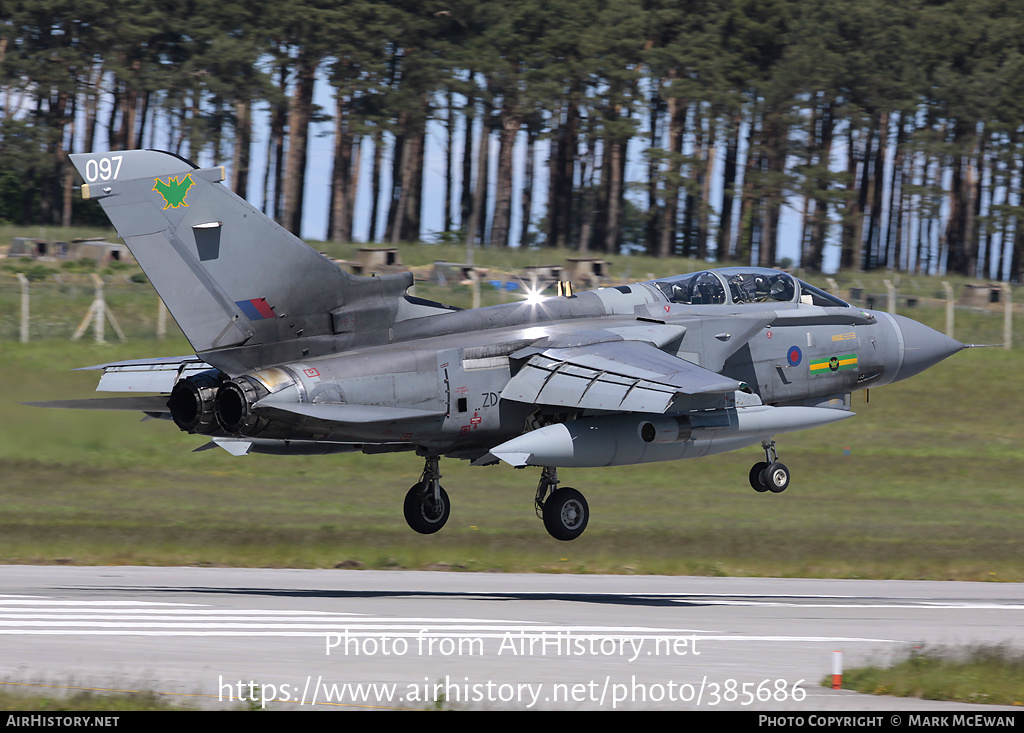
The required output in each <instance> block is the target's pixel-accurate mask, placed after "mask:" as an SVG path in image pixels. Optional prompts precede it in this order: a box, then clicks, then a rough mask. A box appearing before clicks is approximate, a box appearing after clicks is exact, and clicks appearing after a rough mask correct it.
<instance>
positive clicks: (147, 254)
mask: <svg viewBox="0 0 1024 733" xmlns="http://www.w3.org/2000/svg"><path fill="white" fill-rule="evenodd" d="M71 162H72V163H73V164H74V166H75V168H77V169H78V172H79V173H80V174H81V175H82V177H83V178H84V179H85V185H84V186H83V187H82V195H83V197H84V198H89V199H98V200H99V202H100V205H101V206H102V207H103V210H104V212H105V213H106V214H107V216H108V217H109V218H110V221H111V223H112V224H113V225H114V227H115V228H116V229H117V232H118V234H119V235H120V236H121V238H122V239H124V241H125V243H126V244H127V245H128V248H129V249H130V250H131V252H132V254H133V255H134V256H135V259H136V260H137V261H138V262H139V264H140V265H141V266H142V269H143V270H144V271H145V272H146V275H147V276H148V277H149V279H150V280H151V282H152V283H153V286H154V287H155V288H156V290H157V293H159V295H160V297H161V298H163V300H164V302H165V303H166V304H167V308H168V310H170V312H171V315H173V316H174V318H175V320H176V321H177V322H178V325H179V326H180V327H181V329H182V331H183V332H184V333H185V336H186V337H187V338H188V340H189V342H191V344H192V346H193V347H194V348H195V350H196V352H197V353H203V352H209V351H211V350H220V349H228V348H230V347H239V346H242V345H245V346H246V347H247V348H246V349H245V351H246V352H248V353H249V356H248V357H247V358H245V359H241V360H236V361H238V362H239V363H246V362H254V363H256V362H262V363H267V362H268V361H279V360H285V359H291V358H299V357H300V356H315V355H318V354H321V353H326V352H327V351H329V350H337V349H338V348H344V347H346V346H350V345H354V342H355V341H357V340H358V339H355V338H354V335H353V333H352V332H353V331H354V323H355V320H356V318H355V316H356V314H359V315H360V316H361V318H360V322H361V323H360V327H361V328H362V327H365V328H374V329H379V328H380V327H381V326H383V327H385V328H386V327H387V326H389V325H390V323H391V322H393V320H394V316H395V313H396V312H397V308H398V305H397V299H398V297H397V296H399V295H401V294H402V293H403V292H404V291H405V289H406V288H407V287H408V286H409V285H410V284H411V280H412V278H411V276H408V275H407V274H406V273H403V274H402V275H398V276H392V277H391V278H362V277H356V276H353V275H349V274H348V273H346V272H343V271H342V270H341V269H340V268H339V267H338V266H337V265H336V264H334V263H333V262H331V261H330V260H329V259H327V258H326V257H324V256H323V255H321V254H320V253H319V252H317V251H316V250H314V249H312V248H311V247H309V246H308V245H307V244H305V243H304V242H303V241H302V240H300V239H299V238H298V237H296V236H294V235H293V234H291V233H290V232H288V231H287V230H285V229H284V228H283V227H281V226H280V225H278V224H277V223H276V222H274V221H272V220H271V219H269V218H268V217H267V216H265V215H264V214H263V213H261V212H260V211H258V210H257V209H255V208H254V207H253V206H251V205H250V204H249V203H248V202H246V201H245V200H244V199H242V198H240V197H239V196H237V195H235V194H234V193H233V192H232V191H231V190H230V189H228V188H227V187H226V186H224V185H222V184H221V181H223V180H224V169H223V168H221V167H217V168H197V167H196V166H195V165H193V164H192V163H190V162H188V161H186V160H184V159H182V158H179V157H178V156H175V155H172V154H170V153H164V152H160V151H155V150H128V151H123V152H114V153H87V154H75V155H72V156H71ZM385 281H386V282H385ZM270 345H275V347H274V348H272V349H270V350H269V351H268V354H267V356H266V358H263V357H262V356H261V354H260V352H261V351H262V350H263V349H262V348H255V349H253V348H248V347H267V346H270Z"/></svg>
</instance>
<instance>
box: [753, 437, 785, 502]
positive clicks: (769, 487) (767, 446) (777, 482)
mask: <svg viewBox="0 0 1024 733" xmlns="http://www.w3.org/2000/svg"><path fill="white" fill-rule="evenodd" d="M761 447H762V448H764V458H765V460H764V461H761V462H760V463H755V464H754V465H753V466H752V467H751V469H750V485H751V486H752V487H753V488H754V491H758V492H763V491H771V492H772V493H775V494H781V493H782V492H783V491H785V490H786V487H788V486H789V469H788V468H786V466H785V464H783V463H780V462H779V454H778V453H776V452H775V441H774V440H765V441H763V442H762V443H761Z"/></svg>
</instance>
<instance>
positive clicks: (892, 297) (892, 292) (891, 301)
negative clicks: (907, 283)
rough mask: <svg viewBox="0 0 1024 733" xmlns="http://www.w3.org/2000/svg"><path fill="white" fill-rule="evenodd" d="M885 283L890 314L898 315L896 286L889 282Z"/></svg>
mask: <svg viewBox="0 0 1024 733" xmlns="http://www.w3.org/2000/svg"><path fill="white" fill-rule="evenodd" d="M882 282H884V283H885V292H886V297H887V300H888V307H889V313H891V314H893V315H896V286H895V285H893V284H892V283H891V282H890V281H888V280H883V281H882Z"/></svg>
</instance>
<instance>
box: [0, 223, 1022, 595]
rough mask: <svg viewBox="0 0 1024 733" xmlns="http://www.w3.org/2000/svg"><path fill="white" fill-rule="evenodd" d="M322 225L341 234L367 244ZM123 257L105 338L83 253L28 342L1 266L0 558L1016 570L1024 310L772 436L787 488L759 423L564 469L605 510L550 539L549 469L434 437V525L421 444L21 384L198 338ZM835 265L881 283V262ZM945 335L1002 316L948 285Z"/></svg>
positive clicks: (53, 285) (890, 573)
mask: <svg viewBox="0 0 1024 733" xmlns="http://www.w3.org/2000/svg"><path fill="white" fill-rule="evenodd" d="M2 234H4V232H3V231H2V230H0V235H2ZM83 234H95V233H92V232H85V233H83ZM51 238H54V236H53V235H52V234H51ZM324 246H325V248H328V249H332V252H331V254H333V255H335V256H338V257H351V256H352V254H353V250H354V247H342V246H333V245H330V246H329V245H324ZM460 252H462V253H464V251H463V250H461V248H459V247H443V246H437V245H429V246H428V245H421V246H418V247H416V246H404V247H403V249H402V256H403V260H404V261H405V262H406V263H408V264H413V265H419V264H425V263H429V262H431V261H433V260H436V259H459V254H460ZM484 255H485V253H478V257H477V261H478V262H482V261H484V260H485V259H487V260H488V261H489V262H490V261H493V266H495V267H501V268H510V269H514V268H517V267H522V266H523V265H524V264H541V263H543V262H547V261H551V262H557V261H559V257H564V255H565V253H561V254H558V253H552V252H514V251H509V252H498V253H490V252H488V253H486V255H487V257H486V258H485V256H484ZM673 267H674V268H675V269H676V270H678V271H683V270H691V269H696V268H697V267H699V265H698V264H697V263H692V262H690V263H685V262H684V263H679V262H666V261H658V260H652V259H649V258H642V257H621V258H616V259H615V262H614V264H613V272H616V273H618V274H623V272H624V271H625V270H627V269H628V270H630V271H631V272H632V273H634V276H635V278H636V279H643V278H646V277H648V276H653V275H657V276H662V275H665V274H668V273H669V272H671V271H672V268H673ZM130 274H131V273H130V272H117V273H114V275H117V277H116V278H113V277H111V276H110V274H109V273H108V279H110V280H111V281H112V282H111V284H110V285H108V287H107V298H108V302H109V304H110V306H111V308H112V310H113V311H114V313H115V315H116V316H117V318H118V321H119V323H120V324H121V326H122V328H123V329H124V331H125V332H126V334H127V336H128V339H129V341H128V343H126V344H120V343H108V344H96V343H93V341H92V334H91V333H90V334H87V335H86V336H85V337H84V338H83V339H82V340H81V341H79V342H75V343H72V342H70V341H69V337H70V335H71V333H73V331H74V329H75V327H76V326H77V325H78V323H79V322H80V321H81V319H82V317H83V316H84V314H85V312H86V310H87V309H88V307H89V303H90V302H91V300H92V287H91V285H90V284H89V281H88V278H87V277H86V276H84V275H73V274H66V275H62V278H61V279H62V282H60V283H57V282H53V281H52V280H51V281H48V282H43V283H37V284H33V286H32V293H33V295H32V298H33V300H32V313H33V316H32V325H31V336H32V342H31V343H29V344H20V343H18V341H17V339H18V319H19V315H18V314H19V307H20V306H19V302H20V295H19V290H18V285H17V281H16V280H15V279H14V278H13V277H12V276H10V274H4V275H3V276H0V355H2V358H0V562H5V563H58V562H61V563H76V564H161V565H170V564H223V565H237V566H278V567H332V566H335V565H338V564H343V563H347V564H350V565H354V566H356V567H376V568H384V567H405V568H456V569H466V570H498V571H502V570H504V571H546V572H610V573H668V574H712V575H761V576H812V577H870V578H882V577H893V578H934V579H947V578H948V579H962V580H1015V581H1020V580H1024V562H1022V560H1024V539H1022V533H1021V532H1020V527H1021V525H1022V519H1024V502H1022V501H1021V498H1022V497H1021V486H1022V481H1021V475H1022V473H1024V445H1022V438H1024V411H1022V410H1021V406H1022V405H1024V387H1022V385H1021V380H1020V379H1019V378H1017V377H1018V374H1019V372H1020V368H1021V366H1022V353H1024V349H1021V344H1022V342H1024V319H1022V318H1021V317H1020V316H1018V317H1017V324H1016V325H1017V334H1018V338H1017V343H1018V346H1017V348H1015V349H1014V350H1012V351H1005V350H1003V349H975V350H971V351H967V352H963V353H960V354H958V355H956V356H954V357H952V358H951V359H949V360H947V361H946V362H943V363H942V364H940V365H938V366H936V367H934V368H932V369H931V370H929V371H927V372H925V373H924V374H922V375H920V376H918V377H916V378H914V379H911V380H908V381H907V382H903V383H900V384H897V385H892V386H889V387H884V388H880V389H877V390H873V391H872V392H871V395H870V397H871V401H870V403H869V404H864V397H863V393H859V394H858V395H855V404H854V411H855V412H857V413H858V414H857V416H856V417H854V418H852V419H850V420H847V421H844V422H842V423H839V424H837V425H833V426H829V427H825V428H821V429H818V430H813V431H808V432H804V433H797V434H792V435H784V436H781V439H780V440H779V450H780V454H781V458H782V460H784V461H785V463H786V464H787V465H788V466H789V467H790V469H791V471H792V472H793V482H792V485H791V487H790V489H789V490H787V491H786V492H785V493H784V494H781V495H774V494H768V495H761V494H757V493H755V492H754V491H752V490H751V489H750V488H749V486H748V484H747V472H748V470H749V468H750V466H751V465H752V464H753V463H754V462H755V461H758V460H761V459H762V457H763V454H762V452H761V451H760V449H758V448H756V447H754V448H748V449H745V450H743V451H739V452H735V453H731V454H726V455H722V456H715V457H711V458H705V459H696V460H690V461H684V462H679V463H670V464H653V465H647V466H635V467H620V468H609V469H592V470H563V471H561V472H560V478H561V479H562V482H563V485H571V486H575V487H576V488H578V489H580V490H582V491H583V492H584V493H585V494H586V496H587V498H588V501H589V502H590V505H591V511H592V517H591V522H590V526H589V528H588V529H587V532H586V533H585V534H584V535H583V537H582V538H581V539H579V540H577V541H576V542H572V543H561V542H557V541H555V540H553V539H551V538H550V537H549V536H548V535H547V533H546V532H545V531H544V529H543V526H542V524H541V522H540V521H539V520H538V519H537V518H536V517H535V512H534V507H533V495H534V491H535V488H536V484H537V479H538V471H537V470H531V469H527V470H523V471H516V470H512V469H510V468H508V467H507V466H495V467H487V468H471V467H469V466H468V465H467V464H465V463H462V462H459V461H452V460H447V461H443V462H442V464H441V467H442V472H443V473H444V479H443V484H444V486H445V488H446V489H447V490H448V493H449V495H450V496H451V498H452V502H453V509H452V515H451V519H450V521H449V523H448V525H447V526H446V527H445V529H444V530H443V531H442V532H440V533H438V534H436V535H432V536H421V535H417V534H415V533H413V532H412V531H411V530H410V529H408V527H407V526H406V524H405V521H404V519H403V518H402V500H403V498H404V495H405V492H406V491H407V490H408V488H409V486H410V485H412V484H413V483H414V482H415V481H416V480H417V479H418V477H419V473H420V471H421V469H422V461H421V460H420V459H418V458H416V457H415V456H413V455H410V454H392V455H378V456H363V455H343V456H323V457H303V458H300V457H274V456H258V455H254V456H247V457H244V458H234V457H231V456H229V455H228V454H227V453H225V452H223V451H221V450H219V449H217V450H210V451H205V452H201V453H192V452H191V451H192V450H193V449H195V448H197V447H199V446H201V445H202V444H203V443H204V442H205V441H204V440H203V439H202V438H198V437H196V436H188V435H185V434H183V433H181V432H179V431H178V430H177V428H175V427H174V425H173V424H172V423H169V422H165V421H152V420H151V421H145V422H140V421H139V416H136V415H134V414H131V413H112V412H108V413H103V412H86V411H77V410H44V409H39V408H31V407H26V406H23V405H20V404H18V402H19V401H24V400H45V399H62V398H73V397H89V396H92V391H93V389H94V387H95V383H96V379H97V377H98V374H97V373H96V372H76V371H71V370H72V369H74V368H75V367H80V366H87V365H90V364H97V363H102V362H106V361H112V360H117V359H127V358H139V357H145V356H159V355H178V354H186V353H190V350H189V346H188V344H187V342H186V341H185V340H184V339H183V338H182V337H181V336H180V332H178V331H177V329H176V327H174V325H173V321H171V322H170V332H171V333H172V334H174V335H173V336H171V337H170V338H169V339H168V340H167V341H165V342H157V341H156V340H155V339H154V338H153V333H154V332H155V323H156V313H157V301H156V296H155V294H154V293H153V291H152V288H151V287H150V286H149V285H148V284H147V283H141V284H140V283H132V282H130V281H129V279H128V276H129V275H130ZM839 279H840V282H841V285H842V286H843V287H849V286H852V285H856V286H858V287H864V288H867V289H870V290H873V291H877V290H878V288H879V287H880V280H881V274H880V273H872V274H869V275H863V276H861V275H857V276H851V277H847V278H839ZM113 280H116V282H113ZM424 290H427V291H428V292H423V291H424ZM904 291H913V292H915V293H916V294H918V295H920V296H921V298H922V301H921V304H920V305H918V306H917V307H916V308H913V309H909V310H904V311H902V312H903V313H904V314H905V315H908V316H911V317H914V318H918V319H919V320H922V321H924V322H925V323H928V324H929V325H931V326H932V327H936V328H939V329H941V328H943V323H944V320H943V319H944V311H943V309H942V308H941V307H939V306H936V305H934V304H932V303H931V302H930V301H927V300H926V299H927V298H930V297H932V296H933V295H934V294H936V293H937V291H941V283H939V281H937V280H934V279H930V278H916V279H913V280H910V279H904V281H903V283H901V292H904ZM418 294H420V295H421V296H423V297H430V298H436V299H438V300H444V301H447V302H458V301H461V300H465V299H467V298H468V289H467V288H464V287H460V286H454V287H452V286H450V287H448V288H441V287H439V286H427V287H425V288H424V287H421V286H418ZM484 296H485V300H484V302H485V304H486V303H489V302H497V301H499V300H500V299H501V298H507V297H509V296H507V295H501V294H498V293H497V292H496V291H494V290H493V288H488V287H486V286H485V287H484ZM956 336H957V337H958V338H959V339H961V340H963V341H965V342H973V343H998V342H1000V341H1001V339H1002V316H1001V315H1000V314H998V313H986V312H983V311H972V310H966V309H958V310H957V332H956ZM107 337H108V339H112V338H114V335H113V332H112V330H111V329H109V328H108V329H107Z"/></svg>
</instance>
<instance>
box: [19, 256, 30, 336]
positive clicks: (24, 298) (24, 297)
mask: <svg viewBox="0 0 1024 733" xmlns="http://www.w3.org/2000/svg"><path fill="white" fill-rule="evenodd" d="M18 282H20V283H21V343H23V344H27V343H28V314H29V300H28V278H27V277H25V276H24V275H23V274H22V273H20V272H19V273H18Z"/></svg>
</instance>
